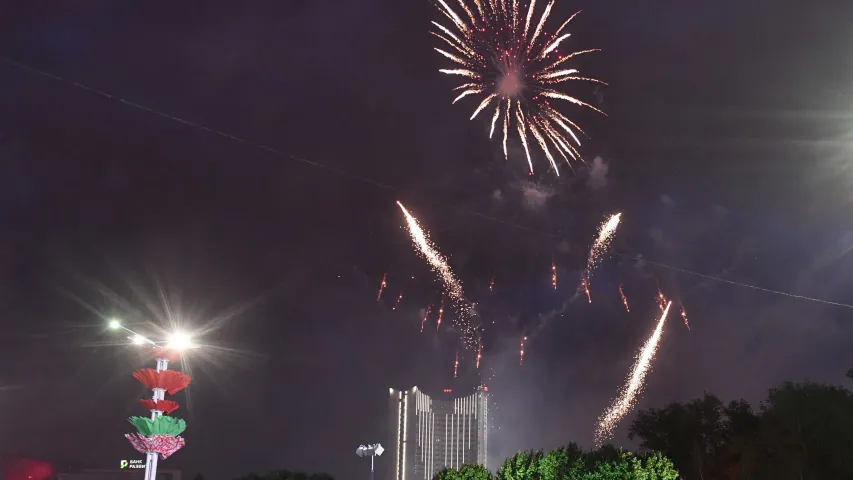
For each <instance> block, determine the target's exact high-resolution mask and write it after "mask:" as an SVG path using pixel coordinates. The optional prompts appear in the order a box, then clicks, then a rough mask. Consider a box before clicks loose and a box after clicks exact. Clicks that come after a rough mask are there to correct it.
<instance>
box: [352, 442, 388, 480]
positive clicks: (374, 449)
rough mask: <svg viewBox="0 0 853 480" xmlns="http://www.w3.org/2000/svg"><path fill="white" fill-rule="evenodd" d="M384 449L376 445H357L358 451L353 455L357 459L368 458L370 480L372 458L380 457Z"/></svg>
mask: <svg viewBox="0 0 853 480" xmlns="http://www.w3.org/2000/svg"><path fill="white" fill-rule="evenodd" d="M384 451H385V449H384V448H383V447H382V445H381V444H379V443H376V444H373V445H359V446H358V449H356V451H355V453H356V455H358V456H359V457H368V456H369V457H370V480H373V458H374V457H378V456H380V455H382V452H384Z"/></svg>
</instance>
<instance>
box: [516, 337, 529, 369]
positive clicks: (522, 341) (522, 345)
mask: <svg viewBox="0 0 853 480" xmlns="http://www.w3.org/2000/svg"><path fill="white" fill-rule="evenodd" d="M526 341H527V337H521V350H520V352H519V356H520V358H519V361H518V364H519V365H524V342H526Z"/></svg>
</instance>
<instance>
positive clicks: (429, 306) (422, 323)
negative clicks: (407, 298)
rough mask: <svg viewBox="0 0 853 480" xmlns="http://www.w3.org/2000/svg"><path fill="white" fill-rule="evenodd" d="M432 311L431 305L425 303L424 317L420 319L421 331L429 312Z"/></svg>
mask: <svg viewBox="0 0 853 480" xmlns="http://www.w3.org/2000/svg"><path fill="white" fill-rule="evenodd" d="M431 311H432V305H427V308H426V310H425V311H424V318H423V319H422V320H421V333H423V331H424V325H426V321H427V319H428V318H429V314H430V312H431Z"/></svg>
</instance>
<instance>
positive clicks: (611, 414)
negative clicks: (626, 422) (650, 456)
mask: <svg viewBox="0 0 853 480" xmlns="http://www.w3.org/2000/svg"><path fill="white" fill-rule="evenodd" d="M671 306H672V302H669V303H667V305H666V308H664V311H663V313H662V314H661V317H660V320H659V321H658V324H657V327H656V328H655V331H654V333H652V336H651V337H649V339H648V341H646V343H645V345H643V348H642V349H641V350H640V353H639V355H637V361H636V363H634V367H633V368H632V370H631V376H630V377H629V378H628V381H627V382H626V383H625V387H624V389H623V390H622V392H621V394H620V395H619V397H618V398H617V399H616V400H615V401H614V402H613V404H612V405H610V407H609V408H608V409H607V410H605V411H604V413H603V414H602V415H601V417H600V418H599V421H598V427H597V428H596V431H595V440H596V443H597V444H599V445H600V444H601V442H602V440H604V439H605V438H607V437H610V435H611V434H612V433H613V429H614V428H616V424H617V423H618V422H619V421H620V420H621V419H622V418H623V417H624V416H625V415H626V414H627V413H628V412H629V411H631V409H632V408H633V406H634V403H635V402H636V400H637V395H639V394H640V393H641V392H642V389H643V386H644V381H645V378H646V375H647V374H648V373H649V368H650V366H651V362H652V360H654V358H655V353H656V352H657V349H658V344H659V343H660V337H661V334H662V333H663V325H664V323H666V316H667V314H668V313H669V308H670V307H671Z"/></svg>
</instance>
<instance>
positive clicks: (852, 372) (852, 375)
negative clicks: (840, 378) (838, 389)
mask: <svg viewBox="0 0 853 480" xmlns="http://www.w3.org/2000/svg"><path fill="white" fill-rule="evenodd" d="M847 378H849V379H851V380H853V368H851V369H850V370H847Z"/></svg>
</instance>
